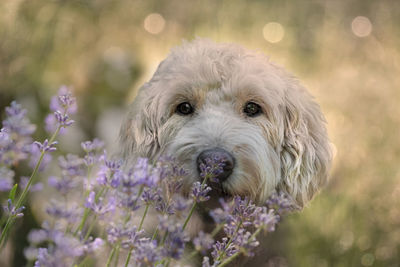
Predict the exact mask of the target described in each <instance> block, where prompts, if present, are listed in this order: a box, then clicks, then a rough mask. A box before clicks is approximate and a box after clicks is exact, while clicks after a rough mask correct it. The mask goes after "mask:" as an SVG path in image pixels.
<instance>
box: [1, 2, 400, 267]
mask: <svg viewBox="0 0 400 267" xmlns="http://www.w3.org/2000/svg"><path fill="white" fill-rule="evenodd" d="M152 13H157V14H159V15H161V20H160V17H157V18H158V20H157V19H153V20H150V21H149V20H147V24H146V18H147V19H149V17H148V16H149V14H152ZM0 14H1V16H0V109H1V112H3V109H4V107H5V106H6V105H8V104H9V102H10V101H11V100H12V99H18V101H20V102H22V104H24V105H25V106H26V108H28V109H29V110H30V116H31V119H32V120H33V121H34V122H36V123H39V122H41V121H42V120H43V118H44V116H45V114H46V112H48V107H47V105H48V101H49V99H50V96H51V95H53V94H54V93H55V92H56V90H57V88H58V87H59V86H60V85H62V84H66V85H72V86H73V87H74V88H75V94H76V95H77V97H78V101H79V109H80V112H79V114H78V116H76V119H77V121H78V125H79V127H80V128H81V134H80V135H79V137H78V139H80V141H82V140H86V139H89V138H92V137H94V136H97V135H99V134H101V132H102V128H99V127H97V126H96V125H97V124H98V122H99V120H100V117H101V116H102V114H105V112H106V111H107V110H110V109H113V108H121V106H123V105H125V104H127V103H129V102H130V101H131V100H132V99H133V97H134V95H135V91H136V90H135V89H137V87H138V86H139V85H140V84H141V83H143V82H144V81H145V80H146V79H148V78H149V77H150V76H151V74H152V72H153V71H154V70H155V68H156V66H157V64H158V63H159V61H160V60H161V59H162V58H164V57H165V55H166V54H167V53H168V50H169V49H170V48H171V47H173V46H175V45H178V44H179V43H180V42H181V40H182V39H192V38H194V37H195V36H200V37H208V38H211V39H214V40H216V41H224V42H225V41H226V42H237V43H241V44H243V45H244V46H247V47H249V48H253V49H258V50H261V51H263V52H264V53H266V54H268V55H270V56H271V59H272V60H273V61H275V62H278V63H279V64H281V65H284V66H285V67H286V68H287V69H289V70H291V71H293V72H294V73H296V74H297V76H299V77H300V79H301V80H302V81H303V83H304V84H305V85H306V86H307V87H308V88H309V89H310V91H311V92H312V93H313V94H314V95H315V96H316V98H317V101H318V102H319V103H320V104H321V106H322V109H323V111H324V113H325V114H326V117H327V121H328V129H329V133H330V136H331V139H332V142H333V144H334V145H335V147H336V150H337V155H336V157H335V162H334V166H333V170H332V175H331V181H330V183H329V185H328V186H327V187H326V188H325V189H324V190H323V192H322V193H321V194H320V195H319V196H318V197H316V199H315V200H314V201H312V202H311V203H310V205H309V206H308V207H307V208H306V209H305V210H304V211H303V212H301V213H298V214H295V215H292V216H290V217H289V218H287V219H286V222H285V223H284V225H282V227H281V228H280V230H279V231H278V232H277V233H274V234H273V235H272V236H271V237H268V238H267V239H266V240H267V241H268V242H266V243H267V244H266V248H265V249H264V250H265V252H264V251H261V254H262V255H265V256H264V257H262V259H261V260H260V259H257V260H256V261H253V263H257V264H258V265H257V266H305V267H306V266H321V267H325V266H326V267H327V266H399V265H400V264H399V262H400V208H399V207H400V182H399V180H400V169H399V159H400V138H399V125H400V106H399V104H398V102H399V100H400V90H399V84H400V76H399V73H400V51H399V49H398V48H399V47H400V34H399V33H400V21H399V18H400V3H399V2H397V1H389V0H383V1H372V0H350V1H329V0H326V1H322V0H314V1H289V0H285V1H278V0H274V1H261V0H259V1H250V0H248V1H239V0H229V1H228V0H225V1H212V0H209V1H200V0H197V1H178V0H168V1H167V0H165V1H155V0H147V1H139V0H120V1H106V0H68V1H67V0H63V1H61V0H58V1H57V0H53V1H48V0H37V1H28V0H12V1H2V2H1V3H0ZM357 16H363V17H365V18H367V21H365V19H364V20H363V19H361V20H357V19H356V17H357ZM270 22H276V23H279V25H280V27H281V28H279V29H277V28H272V32H271V30H269V31H266V32H263V29H266V28H265V25H267V24H268V23H270ZM146 25H147V26H146ZM267 29H268V28H267ZM274 30H275V32H274ZM282 30H283V32H282ZM271 38H272V39H271ZM274 38H275V39H274ZM279 38H280V39H279ZM277 39H279V40H278V41H277V42H270V41H271V40H275V41H276V40H277ZM268 40H269V41H268ZM112 114H115V113H112ZM117 114H118V113H117ZM116 116H117V115H116ZM1 117H2V116H1ZM119 119H120V118H118V120H119ZM101 125H102V124H101ZM43 134H44V132H43V131H41V130H39V131H38V134H37V136H38V138H43V136H42V135H43ZM66 149H67V148H66ZM29 217H31V216H29ZM32 220H33V222H31V223H30V224H28V225H27V223H24V224H23V225H22V226H21V227H20V228H21V229H23V230H24V233H26V232H27V231H28V230H29V227H32V225H34V224H35V223H37V222H35V220H34V218H33V217H32ZM18 239H19V240H16V243H15V246H14V248H15V251H14V252H13V253H11V252H10V255H11V257H14V266H22V264H23V259H22V249H23V246H24V243H25V240H20V239H24V236H21V235H19V236H18ZM274 264H275V265H274Z"/></svg>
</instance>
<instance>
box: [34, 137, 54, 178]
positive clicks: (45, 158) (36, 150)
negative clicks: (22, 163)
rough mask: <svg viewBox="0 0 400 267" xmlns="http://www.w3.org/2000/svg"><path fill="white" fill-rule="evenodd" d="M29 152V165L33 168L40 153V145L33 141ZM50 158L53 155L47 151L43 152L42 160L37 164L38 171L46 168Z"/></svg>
mask: <svg viewBox="0 0 400 267" xmlns="http://www.w3.org/2000/svg"><path fill="white" fill-rule="evenodd" d="M29 153H30V155H29V156H30V159H29V167H31V168H32V169H34V168H35V166H36V164H37V163H38V161H39V158H40V154H41V153H42V151H41V150H40V147H39V146H38V145H36V144H35V143H33V144H31V146H30V150H29ZM52 159H53V157H52V156H51V155H50V154H49V153H45V154H44V156H43V160H42V162H41V164H40V166H39V171H41V172H42V171H44V170H45V169H46V168H47V166H48V165H49V164H50V162H51V160H52Z"/></svg>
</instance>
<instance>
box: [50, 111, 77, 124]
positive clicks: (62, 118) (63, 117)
mask: <svg viewBox="0 0 400 267" xmlns="http://www.w3.org/2000/svg"><path fill="white" fill-rule="evenodd" d="M54 117H55V118H56V120H57V122H58V123H59V125H60V126H61V127H68V126H71V125H72V124H73V123H74V121H73V120H71V119H69V116H68V114H62V113H61V112H60V111H56V112H54Z"/></svg>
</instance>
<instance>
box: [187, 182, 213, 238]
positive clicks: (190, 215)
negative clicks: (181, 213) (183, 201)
mask: <svg viewBox="0 0 400 267" xmlns="http://www.w3.org/2000/svg"><path fill="white" fill-rule="evenodd" d="M208 178H209V177H208V175H206V177H204V180H203V182H202V183H201V186H203V185H204V184H205V183H206V182H207V180H208ZM196 205H197V202H196V201H195V202H194V203H193V205H192V208H191V209H190V212H189V214H188V216H187V217H186V220H185V222H184V223H183V226H182V231H183V230H185V228H186V226H187V224H188V223H189V220H190V218H191V217H192V215H193V212H194V209H195V208H196Z"/></svg>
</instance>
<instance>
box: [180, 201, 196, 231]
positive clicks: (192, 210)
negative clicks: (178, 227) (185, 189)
mask: <svg viewBox="0 0 400 267" xmlns="http://www.w3.org/2000/svg"><path fill="white" fill-rule="evenodd" d="M196 204H197V202H194V203H193V205H192V208H191V209H190V212H189V215H188V216H187V217H186V220H185V223H184V224H183V226H182V231H183V230H185V228H186V226H187V224H188V223H189V220H190V218H191V217H192V215H193V212H194V209H195V208H196Z"/></svg>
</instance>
